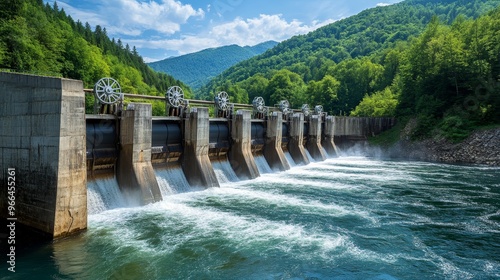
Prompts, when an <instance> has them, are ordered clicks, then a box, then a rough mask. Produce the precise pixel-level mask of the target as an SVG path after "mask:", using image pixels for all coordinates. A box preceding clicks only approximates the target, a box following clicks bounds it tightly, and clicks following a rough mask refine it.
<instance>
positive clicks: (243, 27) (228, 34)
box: [127, 14, 333, 55]
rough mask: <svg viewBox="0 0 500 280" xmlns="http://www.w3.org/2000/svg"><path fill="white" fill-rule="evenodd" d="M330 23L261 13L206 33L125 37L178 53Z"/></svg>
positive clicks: (281, 36) (243, 43) (274, 36)
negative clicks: (306, 21)
mask: <svg viewBox="0 0 500 280" xmlns="http://www.w3.org/2000/svg"><path fill="white" fill-rule="evenodd" d="M332 22H333V20H327V21H324V22H317V21H314V22H312V23H311V25H306V24H304V23H302V22H300V21H297V20H292V21H290V22H287V21H286V20H285V19H283V17H282V16H281V15H264V14H262V15H260V16H259V17H257V18H250V19H242V18H236V19H235V20H233V21H232V22H228V23H223V24H220V25H216V26H214V27H212V28H211V29H210V30H209V31H208V33H201V34H196V35H188V36H183V37H181V38H179V39H166V40H151V41H146V40H127V42H128V43H129V44H131V45H135V46H137V47H139V48H141V47H147V48H152V49H165V50H169V51H177V53H178V54H179V55H182V54H186V53H191V52H196V51H200V50H203V49H206V48H213V47H219V46H224V45H230V44H237V45H240V46H246V45H256V44H259V43H262V42H265V41H269V40H274V41H283V40H285V39H288V38H290V37H292V36H294V35H299V34H305V33H308V32H310V31H313V30H315V29H317V28H319V27H321V26H324V25H326V24H329V23H332Z"/></svg>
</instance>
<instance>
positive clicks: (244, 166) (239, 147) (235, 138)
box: [228, 110, 260, 179]
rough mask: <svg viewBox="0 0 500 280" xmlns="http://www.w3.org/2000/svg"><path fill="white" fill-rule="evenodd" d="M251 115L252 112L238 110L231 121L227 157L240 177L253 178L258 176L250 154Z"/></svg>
mask: <svg viewBox="0 0 500 280" xmlns="http://www.w3.org/2000/svg"><path fill="white" fill-rule="evenodd" d="M251 117H252V112H250V111H245V110H239V111H238V112H236V115H235V116H234V117H233V121H232V127H231V138H232V145H231V148H230V149H229V153H228V158H229V162H230V163H231V167H232V168H233V170H234V172H235V173H236V175H237V176H238V177H239V178H240V179H255V178H257V177H259V176H260V174H259V169H258V168H257V164H255V160H254V157H253V155H252V137H251V136H252V135H251Z"/></svg>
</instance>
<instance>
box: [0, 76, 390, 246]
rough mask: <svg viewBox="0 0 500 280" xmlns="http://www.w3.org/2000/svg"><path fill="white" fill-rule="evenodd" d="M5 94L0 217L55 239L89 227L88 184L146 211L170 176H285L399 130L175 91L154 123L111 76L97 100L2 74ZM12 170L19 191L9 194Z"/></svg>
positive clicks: (0, 119)
mask: <svg viewBox="0 0 500 280" xmlns="http://www.w3.org/2000/svg"><path fill="white" fill-rule="evenodd" d="M0 93H1V98H0V140H1V141H0V166H1V167H2V168H1V174H0V182H1V184H2V186H1V188H0V197H1V199H0V209H2V211H1V213H2V218H3V219H7V220H13V219H15V221H16V222H17V223H20V224H22V225H24V226H27V227H29V228H32V229H34V230H36V231H37V232H40V233H41V234H45V235H47V236H49V237H50V238H51V239H55V238H60V237H65V236H69V235H72V234H75V233H78V232H80V231H82V230H85V229H86V228H87V216H88V214H89V213H92V212H93V211H94V210H93V209H88V205H89V203H88V200H90V199H93V198H91V197H90V195H89V194H88V188H89V186H95V184H96V181H99V180H110V181H113V182H115V184H117V185H118V186H119V190H118V191H119V192H120V193H121V194H122V195H123V197H126V198H127V201H128V204H129V205H145V204H149V203H154V202H158V201H161V200H162V198H163V196H164V195H165V192H164V191H162V190H161V188H160V185H161V182H159V179H161V180H165V181H169V180H173V179H174V178H170V177H169V176H168V174H171V173H169V172H170V171H172V170H175V172H177V173H176V174H178V173H179V174H181V175H182V177H183V178H185V180H186V181H187V183H188V184H189V186H191V187H194V188H197V187H200V188H213V187H218V186H219V181H218V178H217V175H216V172H215V171H214V165H221V164H222V165H225V166H230V168H231V170H232V171H234V174H235V175H236V176H237V177H238V178H239V179H242V180H245V179H254V178H256V177H259V176H260V173H261V171H260V170H259V168H258V164H257V163H258V162H264V163H265V164H266V165H268V166H269V169H270V170H272V171H284V170H287V169H289V168H290V161H293V162H294V163H296V164H302V165H306V164H308V163H309V162H310V161H311V160H313V161H322V160H325V159H326V158H327V157H334V156H336V153H337V151H336V150H337V146H342V145H349V144H350V143H352V142H353V141H359V140H365V139H366V137H367V136H372V135H377V134H379V133H381V132H383V131H385V130H387V129H390V128H391V127H392V126H394V124H395V120H394V119H393V118H354V117H339V116H329V115H328V114H327V113H325V112H323V110H322V106H320V105H318V106H315V107H314V108H311V109H309V106H308V105H303V106H302V108H301V109H298V110H294V109H291V108H290V105H289V103H288V101H286V100H283V101H281V102H280V103H279V104H277V105H276V106H265V104H264V102H263V99H262V98H256V99H254V101H253V104H252V105H246V104H233V103H230V102H229V101H230V99H229V96H228V95H227V93H225V92H220V93H219V94H217V95H216V97H215V99H214V101H213V102H212V101H210V102H208V101H196V100H187V99H184V96H183V92H182V89H180V88H179V87H171V88H170V89H169V90H168V92H167V93H166V95H165V97H156V98H157V99H158V98H160V99H162V100H164V101H165V106H166V116H163V117H153V116H152V107H151V104H148V103H133V102H129V103H128V104H126V103H125V102H123V99H124V95H126V94H123V93H121V88H120V86H119V83H118V81H115V80H114V79H111V78H103V79H101V80H99V81H98V82H97V83H96V85H95V87H94V89H93V90H92V92H91V93H90V92H89V91H88V90H85V89H84V87H83V82H82V81H78V80H70V79H62V78H51V77H41V76H33V75H24V74H13V73H0ZM85 94H94V95H95V100H96V102H95V105H94V110H95V112H94V114H85ZM127 96H130V97H134V96H135V95H127ZM137 98H139V97H137ZM144 98H146V97H144ZM209 112H210V114H209ZM210 115H212V117H210ZM11 171H13V172H14V173H15V188H13V189H12V190H13V192H8V190H9V191H10V189H9V186H11V185H10V184H9V183H8V179H7V178H8V177H11V176H10V175H9V174H10V172H11ZM103 178H104V179H103ZM175 183H176V182H172V184H174V185H175ZM101 189H102V188H101ZM101 191H104V192H106V191H112V190H106V189H104V190H101ZM9 196H12V198H15V200H14V199H12V200H8V199H7V198H8V197H9ZM9 206H11V207H9Z"/></svg>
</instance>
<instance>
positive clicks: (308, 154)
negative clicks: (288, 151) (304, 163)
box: [304, 149, 315, 162]
mask: <svg viewBox="0 0 500 280" xmlns="http://www.w3.org/2000/svg"><path fill="white" fill-rule="evenodd" d="M304 150H305V151H306V156H307V158H308V159H309V161H310V162H315V160H314V159H313V157H312V156H311V153H309V151H308V150H307V149H304Z"/></svg>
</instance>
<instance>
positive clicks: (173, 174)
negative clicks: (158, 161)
mask: <svg viewBox="0 0 500 280" xmlns="http://www.w3.org/2000/svg"><path fill="white" fill-rule="evenodd" d="M155 174H156V180H157V181H158V185H159V187H160V192H161V195H162V197H163V199H165V197H166V196H169V195H172V194H177V193H185V192H190V191H193V189H192V188H191V186H190V185H189V183H188V181H187V179H186V176H185V175H184V172H183V171H182V168H181V167H180V166H176V167H170V168H161V169H155Z"/></svg>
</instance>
